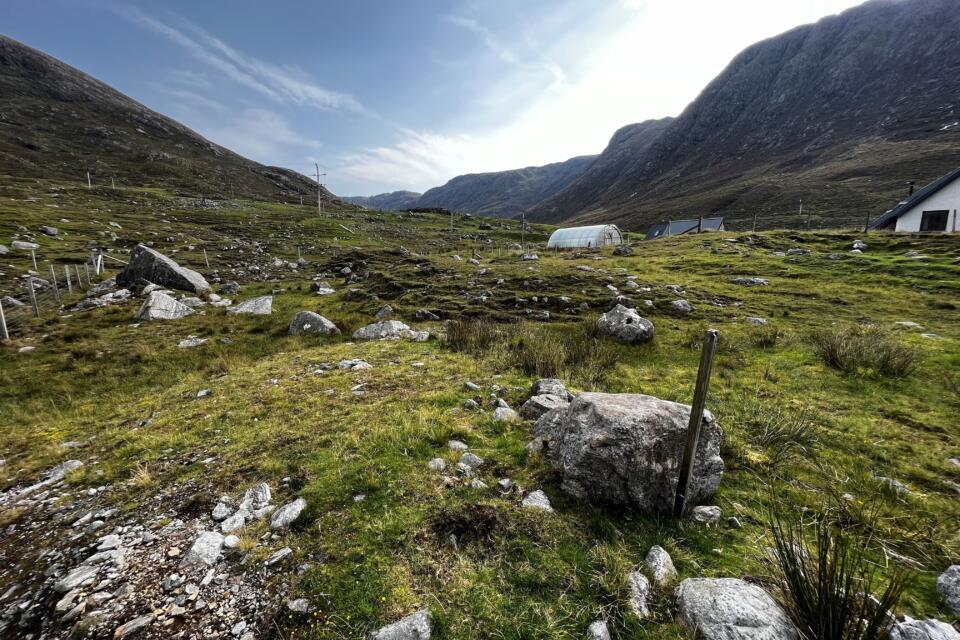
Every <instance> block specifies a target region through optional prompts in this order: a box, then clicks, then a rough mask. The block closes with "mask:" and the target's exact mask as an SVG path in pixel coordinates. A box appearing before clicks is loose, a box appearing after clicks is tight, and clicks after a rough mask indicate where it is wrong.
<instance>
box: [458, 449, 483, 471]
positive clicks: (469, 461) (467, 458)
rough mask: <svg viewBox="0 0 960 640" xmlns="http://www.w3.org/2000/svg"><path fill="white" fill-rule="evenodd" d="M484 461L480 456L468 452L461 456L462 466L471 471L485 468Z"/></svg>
mask: <svg viewBox="0 0 960 640" xmlns="http://www.w3.org/2000/svg"><path fill="white" fill-rule="evenodd" d="M483 463H484V459H483V458H481V457H480V456H478V455H477V454H475V453H471V452H469V451H467V452H466V453H464V454H463V455H462V456H460V464H464V465H466V466H468V467H470V468H471V469H479V468H480V467H482V466H483Z"/></svg>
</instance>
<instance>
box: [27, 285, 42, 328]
mask: <svg viewBox="0 0 960 640" xmlns="http://www.w3.org/2000/svg"><path fill="white" fill-rule="evenodd" d="M27 291H29V292H30V306H31V307H33V317H34V318H39V317H40V308H39V307H38V306H37V292H36V291H34V290H33V276H31V277H29V278H27Z"/></svg>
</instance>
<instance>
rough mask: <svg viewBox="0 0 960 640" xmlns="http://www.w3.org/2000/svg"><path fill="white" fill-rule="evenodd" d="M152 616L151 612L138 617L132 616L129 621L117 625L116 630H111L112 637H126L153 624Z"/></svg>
mask: <svg viewBox="0 0 960 640" xmlns="http://www.w3.org/2000/svg"><path fill="white" fill-rule="evenodd" d="M154 617H155V616H154V615H153V614H152V613H148V614H147V615H144V616H140V617H139V618H134V619H133V620H131V621H130V622H127V623H126V624H123V625H120V626H119V627H117V629H116V631H114V632H113V637H114V638H128V637H130V636H132V635H134V634H135V633H138V632H140V631H142V630H143V629H146V628H147V627H149V626H150V625H151V624H153V620H154Z"/></svg>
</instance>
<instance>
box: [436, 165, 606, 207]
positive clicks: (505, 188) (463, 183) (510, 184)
mask: <svg viewBox="0 0 960 640" xmlns="http://www.w3.org/2000/svg"><path fill="white" fill-rule="evenodd" d="M595 158H596V156H579V157H576V158H571V159H569V160H567V161H566V162H556V163H553V164H548V165H544V166H542V167H526V168H524V169H513V170H510V171H497V172H494V173H471V174H467V175H462V176H457V177H456V178H453V179H452V180H450V181H449V182H447V183H446V184H445V185H443V186H442V187H434V188H433V189H430V190H428V191H427V192H426V193H424V194H423V196H422V197H421V198H420V201H419V202H418V203H417V206H418V207H444V208H446V209H450V210H452V211H463V212H466V213H475V214H478V215H486V216H495V217H499V218H510V217H515V216H518V215H520V213H521V212H522V211H523V210H524V209H526V208H528V207H530V206H531V205H534V204H536V203H538V202H540V201H542V200H544V199H545V198H549V197H550V196H552V195H553V194H555V193H557V192H558V191H560V190H561V189H563V188H564V187H566V186H567V185H568V184H570V182H572V181H573V180H575V179H576V178H577V176H579V175H580V174H582V173H583V172H584V171H585V170H586V169H587V167H589V166H590V164H591V163H592V162H593V160H594V159H595Z"/></svg>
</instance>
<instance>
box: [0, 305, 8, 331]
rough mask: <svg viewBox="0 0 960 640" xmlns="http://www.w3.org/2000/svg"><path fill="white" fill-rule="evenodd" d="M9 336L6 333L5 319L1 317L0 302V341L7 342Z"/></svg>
mask: <svg viewBox="0 0 960 640" xmlns="http://www.w3.org/2000/svg"><path fill="white" fill-rule="evenodd" d="M9 339H10V334H9V333H8V332H7V317H6V316H4V315H3V302H0V340H9Z"/></svg>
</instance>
